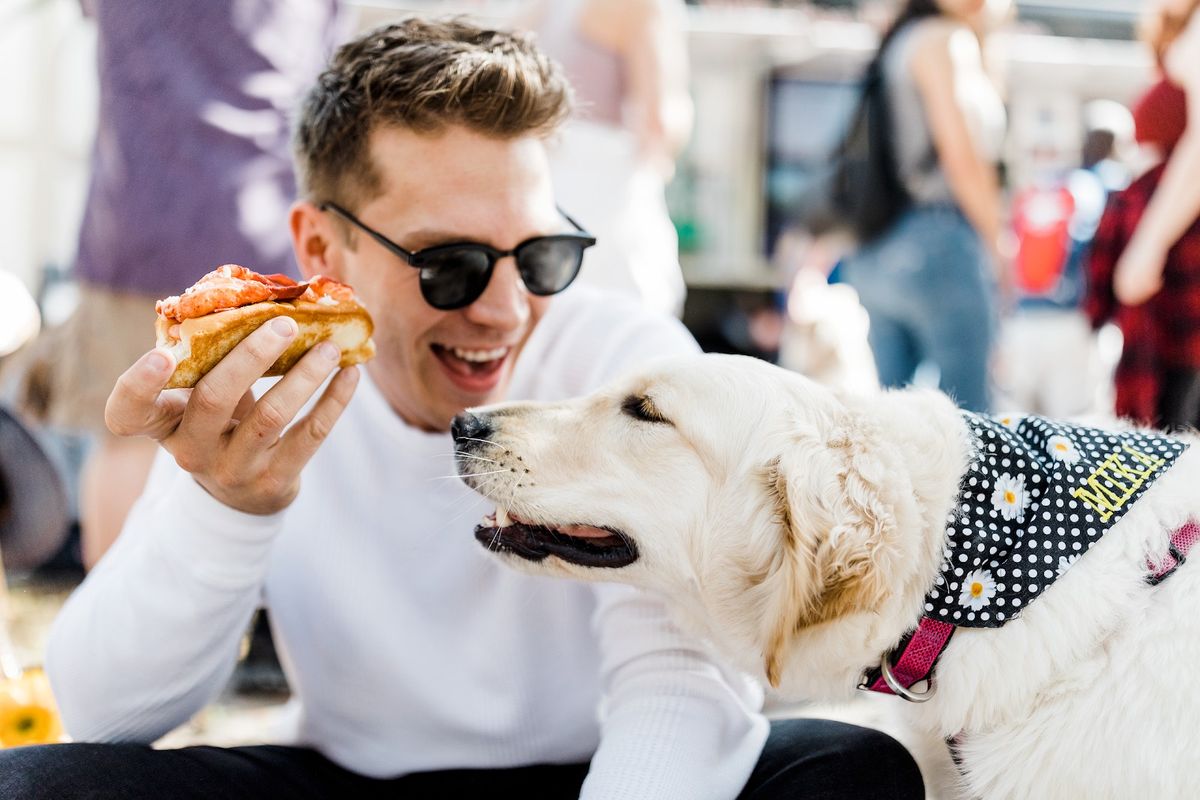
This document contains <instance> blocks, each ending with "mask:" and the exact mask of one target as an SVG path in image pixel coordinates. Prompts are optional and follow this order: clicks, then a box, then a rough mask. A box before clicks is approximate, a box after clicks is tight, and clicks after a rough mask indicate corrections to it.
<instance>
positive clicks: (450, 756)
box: [0, 19, 921, 800]
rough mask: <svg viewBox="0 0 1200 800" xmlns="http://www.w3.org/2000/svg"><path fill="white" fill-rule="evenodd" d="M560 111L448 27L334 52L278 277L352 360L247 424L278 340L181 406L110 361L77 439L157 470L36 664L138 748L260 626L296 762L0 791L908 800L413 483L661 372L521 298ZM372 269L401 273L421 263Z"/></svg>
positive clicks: (564, 252)
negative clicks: (805, 795) (493, 432)
mask: <svg viewBox="0 0 1200 800" xmlns="http://www.w3.org/2000/svg"><path fill="white" fill-rule="evenodd" d="M567 110H568V89H567V86H566V84H565V82H564V81H563V79H562V78H561V76H560V75H559V73H558V71H557V69H556V68H555V67H553V66H552V64H551V63H550V62H549V61H548V60H547V59H546V58H545V57H544V56H542V55H541V54H540V53H538V52H537V51H536V50H535V49H534V48H533V46H532V45H531V44H530V42H529V41H528V40H526V39H524V38H521V37H518V36H513V35H510V34H505V33H498V32H493V31H486V30H480V29H478V28H476V27H473V26H471V25H469V24H467V23H465V22H462V21H447V22H428V21H421V20H416V19H413V20H408V21H406V22H403V23H400V24H396V25H392V26H390V27H386V28H383V29H380V30H377V31H374V32H372V33H370V34H367V35H365V36H363V37H361V38H360V39H358V40H357V41H354V42H351V43H350V44H348V45H346V46H345V47H343V48H342V49H341V50H340V51H339V52H338V54H337V55H336V56H335V58H334V60H333V63H332V65H331V66H330V68H329V69H328V70H327V71H326V72H325V73H324V74H323V75H322V76H321V78H320V79H319V80H318V82H317V85H316V86H315V87H314V89H313V90H312V92H311V93H310V95H309V97H308V100H307V102H306V104H305V106H304V108H303V110H302V112H301V116H300V121H299V126H298V131H297V135H296V143H297V155H298V161H299V167H300V169H299V175H300V177H301V180H302V190H303V196H304V198H305V199H304V200H302V201H300V202H298V203H297V204H296V205H295V207H294V208H293V210H292V214H291V230H292V236H293V241H294V245H295V251H296V254H297V257H298V259H299V262H300V266H301V269H302V270H303V271H304V272H305V273H306V274H308V275H312V274H316V273H323V274H327V275H331V276H333V277H335V278H338V279H340V280H344V281H346V282H348V283H350V284H351V285H353V286H354V287H355V289H356V290H357V292H358V294H359V295H360V297H361V299H362V301H363V302H364V304H365V305H366V306H367V307H368V308H369V309H370V310H371V312H372V314H373V315H374V318H375V323H376V329H375V341H376V344H377V347H378V353H379V354H378V355H377V356H376V358H375V359H374V360H373V361H372V362H370V363H369V364H368V365H367V367H366V369H365V370H363V371H362V374H361V375H360V374H359V372H358V371H357V370H355V369H347V370H342V371H341V372H339V373H338V374H337V375H336V376H334V377H333V379H332V380H331V381H330V382H329V383H328V385H327V386H326V388H324V389H323V390H320V387H321V385H322V384H323V383H324V382H325V380H326V379H327V378H328V377H329V375H330V373H331V372H332V371H333V367H334V364H335V362H336V355H337V354H336V351H334V352H328V351H329V350H330V348H329V347H326V346H325V345H318V346H317V347H315V348H313V350H312V351H311V352H309V353H308V354H307V355H306V356H305V357H304V359H302V360H301V361H300V362H299V363H298V364H297V365H296V367H294V368H293V369H292V370H291V371H290V372H289V373H288V374H287V375H286V376H284V377H283V378H282V379H280V380H279V381H278V382H277V383H275V384H274V386H273V387H272V388H271V389H270V390H268V391H267V392H266V393H265V394H262V395H261V397H259V398H258V399H255V396H253V395H251V394H249V388H250V386H251V384H252V383H253V382H254V380H255V378H256V376H258V375H260V374H261V373H262V372H263V371H264V370H265V369H266V367H267V365H269V364H270V363H271V362H272V361H273V360H274V359H275V357H276V356H277V355H278V354H279V353H280V352H281V351H282V350H283V348H284V346H285V345H286V343H287V342H288V341H289V340H290V338H291V337H292V336H293V335H294V334H295V330H294V328H293V326H292V325H290V324H288V322H286V321H285V322H282V323H279V322H277V321H276V322H272V323H270V324H267V325H264V326H263V327H262V328H260V329H259V330H258V331H256V332H255V333H254V334H252V335H251V336H250V337H249V338H247V339H246V341H245V342H244V343H243V344H242V345H240V346H239V347H238V348H237V349H236V350H235V351H234V352H232V353H231V354H230V355H229V356H228V357H227V358H226V359H224V361H222V362H221V363H220V364H219V365H218V366H217V367H216V368H215V369H214V370H213V371H212V372H211V373H209V374H208V375H207V376H206V377H205V378H204V379H203V380H202V381H201V382H200V384H199V385H198V386H197V387H196V388H195V389H194V390H192V392H191V393H190V396H185V395H183V394H180V393H175V392H163V391H161V387H162V386H163V385H164V384H165V382H166V379H167V376H168V374H169V373H170V371H171V368H172V365H171V363H170V359H169V358H166V357H164V356H163V354H162V353H159V352H152V353H149V354H147V355H146V356H145V357H144V358H142V359H141V360H140V361H139V362H138V363H137V364H135V365H134V366H133V367H132V368H130V370H129V371H128V372H126V373H125V374H124V376H123V377H122V378H121V380H120V382H119V383H118V385H117V387H116V389H115V390H114V392H113V395H112V397H111V398H110V401H109V405H108V419H109V423H110V425H111V426H112V427H113V428H114V429H115V430H116V431H118V432H120V433H124V434H145V435H149V436H151V437H153V438H155V439H157V440H159V442H160V443H161V445H162V447H163V449H164V450H165V451H167V453H169V454H170V455H171V456H172V457H173V459H171V458H165V457H164V458H161V459H160V460H159V461H158V463H157V464H156V467H155V469H154V471H153V473H152V475H151V479H150V483H149V485H148V486H147V490H146V493H145V495H144V496H143V497H142V499H141V500H140V501H139V502H138V504H137V506H136V507H135V509H134V511H133V513H132V514H131V516H130V520H129V523H128V524H127V526H126V528H125V530H124V531H123V533H122V535H121V537H120V539H119V540H118V542H117V544H116V545H115V547H114V549H113V550H112V551H111V552H110V553H109V554H108V555H107V556H106V557H105V558H104V559H103V560H102V561H101V563H100V564H99V566H98V567H97V568H96V570H94V571H93V573H92V574H91V575H89V577H88V579H87V580H86V582H85V583H84V584H83V585H82V586H81V588H80V589H79V590H78V591H77V593H76V594H75V595H74V596H73V597H72V598H71V599H70V600H69V602H68V603H67V605H66V606H65V608H64V610H63V612H62V615H61V616H60V618H59V620H58V621H57V623H56V625H55V629H54V631H53V634H52V639H51V642H50V645H49V652H48V668H49V671H50V673H51V676H52V680H53V683H54V686H55V690H56V693H57V695H58V699H59V702H60V705H61V708H62V712H63V716H64V719H65V722H66V725H67V728H68V730H69V731H70V732H71V733H72V734H73V735H74V736H75V738H76V739H79V740H85V741H103V742H118V743H119V742H134V743H137V742H149V741H153V740H154V739H156V738H157V737H159V736H161V735H162V734H163V733H165V732H166V731H168V730H170V729H171V728H173V727H175V726H177V725H179V724H180V723H182V722H183V721H185V720H186V719H187V718H188V717H190V716H191V715H192V714H193V713H195V712H196V711H197V710H199V709H200V708H201V707H202V706H203V705H204V704H205V703H206V702H207V701H208V700H210V699H211V698H212V697H213V696H214V695H215V694H216V693H217V692H218V691H219V690H220V688H221V686H222V683H223V682H224V680H225V679H226V677H227V676H228V674H229V671H230V669H231V668H232V665H233V662H234V658H235V654H236V649H237V642H238V638H239V636H240V634H241V632H242V630H243V629H244V627H245V625H246V622H247V620H248V619H249V618H250V615H251V614H252V613H253V610H254V608H255V606H256V605H257V604H259V603H260V602H264V603H265V604H267V605H268V606H269V607H270V609H271V613H272V619H273V622H274V626H275V631H276V636H277V641H278V643H279V646H280V650H281V654H282V656H283V661H284V664H285V665H286V666H287V669H288V674H289V677H290V678H291V683H292V685H293V687H294V688H295V690H296V693H297V695H298V697H299V699H300V701H301V703H302V706H303V716H302V719H301V722H300V729H299V732H298V739H297V741H298V743H299V745H298V746H294V747H255V748H235V749H228V750H221V749H214V748H199V749H198V748H188V749H184V750H179V751H152V750H150V749H149V748H148V747H145V746H144V745H141V744H107V745H92V744H75V745H58V746H51V747H45V748H35V749H30V750H27V751H24V752H22V751H13V752H9V753H5V754H4V755H3V756H0V796H5V797H8V796H13V797H23V798H39V797H55V798H62V797H72V796H81V795H85V794H86V796H87V797H101V796H105V795H103V794H101V792H104V791H107V792H108V793H109V795H108V796H112V797H121V798H139V797H147V798H149V797H154V798H159V797H172V798H180V797H230V798H262V797H304V798H307V797H314V798H315V797H334V796H343V795H344V796H349V797H374V796H388V797H394V796H395V797H466V796H470V795H468V792H470V793H472V794H482V793H485V792H486V793H488V794H499V795H502V796H503V795H505V794H506V793H507V792H522V793H524V794H525V795H526V796H530V797H539V798H558V797H562V798H566V797H576V796H583V797H588V798H601V797H603V798H638V799H639V800H645V798H659V797H661V798H680V800H684V799H685V798H686V800H696V799H697V798H707V797H712V798H733V797H735V796H738V795H739V792H742V791H743V787H744V786H745V790H744V792H745V794H744V795H743V796H746V797H783V796H797V795H796V793H797V792H807V791H812V792H815V793H818V794H820V793H822V792H824V794H823V796H831V795H830V793H829V792H836V793H838V794H844V796H847V797H856V798H862V797H902V796H912V797H919V796H921V781H920V775H919V773H918V772H917V769H916V766H915V764H914V763H913V762H912V760H911V758H909V757H908V755H907V753H905V752H904V751H903V749H902V748H900V747H899V746H898V745H897V744H896V743H895V742H894V741H892V740H891V739H888V738H887V737H885V736H882V735H878V734H874V733H872V732H869V731H863V730H861V729H857V728H851V727H848V726H839V725H834V724H833V723H814V722H797V723H790V724H779V725H777V726H775V727H774V728H770V726H769V725H768V723H767V722H766V721H765V720H764V719H763V718H762V716H761V715H760V714H759V713H758V711H757V708H758V703H759V701H760V700H761V697H759V696H758V695H757V694H756V693H755V692H754V691H752V690H751V689H750V687H749V686H748V684H747V683H745V682H744V681H742V680H741V679H739V678H738V677H737V676H735V675H733V674H730V673H729V672H728V671H726V669H725V668H724V667H722V666H721V665H720V664H718V663H716V662H715V661H714V660H712V659H711V658H710V657H709V655H708V654H707V652H706V651H705V650H704V649H703V648H702V647H701V645H700V644H699V643H697V642H695V641H693V640H691V639H688V638H687V637H685V636H683V635H682V634H680V633H679V632H678V631H677V630H676V629H675V628H673V627H672V626H671V624H670V623H669V621H668V620H667V619H666V617H665V615H664V612H663V608H662V606H661V605H660V603H659V602H658V601H657V600H656V599H654V598H651V597H648V596H644V595H641V594H639V593H636V592H634V591H632V590H626V589H621V588H618V587H604V588H595V587H589V586H585V585H582V584H574V583H570V582H566V581H550V580H542V579H537V578H534V577H532V576H527V575H522V574H520V573H517V572H515V571H511V570H508V569H506V568H504V567H503V566H502V565H500V564H498V563H497V562H496V561H495V560H493V559H490V558H489V557H488V556H487V554H486V553H485V552H484V551H483V550H482V548H480V547H479V545H478V544H477V543H476V542H474V541H473V537H472V536H471V530H472V528H473V526H474V524H475V523H474V520H475V519H476V518H477V517H479V516H482V514H483V513H484V512H485V511H486V510H487V509H485V508H482V507H481V504H482V501H481V500H479V499H477V498H475V497H474V496H473V495H472V494H471V493H470V492H469V491H468V490H467V489H466V488H465V487H464V486H462V485H461V484H460V483H459V482H458V481H456V480H444V479H443V478H445V477H446V476H449V475H450V474H451V473H452V472H453V467H452V464H451V459H450V453H451V450H452V448H451V442H450V438H449V436H448V435H447V434H446V429H447V427H448V424H449V421H450V419H451V417H452V416H453V415H454V414H455V413H456V412H458V411H460V410H462V409H463V408H465V407H467V406H471V405H478V404H482V403H488V402H492V401H495V400H499V399H501V398H504V397H511V398H538V399H553V398H559V397H564V396H567V395H572V394H578V393H579V392H582V391H584V390H586V389H588V388H590V387H592V386H594V385H596V384H598V383H599V382H601V381H603V380H605V379H607V378H608V377H610V376H612V375H613V374H615V373H617V372H618V371H620V370H622V369H625V368H627V367H628V366H630V365H632V364H634V363H637V362H639V361H641V360H642V359H645V358H649V357H653V356H659V355H663V354H670V353H684V352H691V351H694V349H695V344H694V342H692V341H691V340H690V339H689V338H688V336H687V335H686V333H685V331H684V330H683V329H682V328H681V327H680V326H679V325H678V323H676V322H674V321H672V320H667V319H663V318H659V317H656V316H652V315H649V314H648V313H646V312H643V311H641V310H640V309H638V308H637V307H636V306H632V305H625V304H623V303H622V302H621V301H619V300H615V299H611V298H608V297H606V296H603V295H597V294H589V293H587V292H584V291H577V292H576V291H571V292H566V293H565V294H563V295H562V296H561V297H558V298H553V299H552V298H551V297H550V296H548V295H549V294H550V293H556V292H557V291H559V290H561V289H562V288H563V284H564V283H569V282H570V280H571V278H572V277H573V275H574V268H575V266H576V265H577V264H578V260H579V259H580V258H581V256H582V252H583V249H584V248H585V245H586V243H587V241H588V240H587V239H586V238H585V237H584V236H583V235H581V234H578V233H577V232H575V231H574V226H573V225H572V223H571V222H570V220H568V219H567V217H566V216H565V215H564V214H562V213H561V212H560V211H558V210H557V209H556V207H555V203H554V194H553V191H552V188H551V185H550V179H549V172H548V168H547V165H546V158H545V152H544V149H543V139H544V137H545V136H546V135H548V134H549V133H550V132H551V131H552V130H553V129H554V127H555V125H556V124H557V123H558V122H559V121H560V120H561V119H562V118H563V117H564V115H565V114H566V112H567ZM559 235H562V236H563V238H561V239H555V240H551V241H553V242H555V245H554V246H553V247H550V248H546V247H545V246H544V245H545V244H546V242H545V241H539V237H544V236H559ZM447 245H457V246H455V247H447ZM482 245H486V246H487V247H488V248H494V249H493V250H485V249H482V248H481V246H482ZM560 245H561V246H560ZM431 248H440V249H437V250H431ZM402 250H403V251H408V252H412V251H427V252H426V255H425V257H424V258H423V259H422V261H423V262H424V263H425V267H424V268H422V269H414V268H412V267H411V266H410V265H409V264H407V263H406V260H407V257H406V256H404V255H403V254H402ZM497 251H498V252H497ZM513 251H519V252H520V255H518V256H517V258H514V257H513ZM530 252H532V253H533V254H535V255H537V256H538V257H537V258H531V257H530V256H529V255H528V254H529V253H530ZM430 262H433V263H432V264H431V263H430ZM488 265H490V270H488V269H487V267H488ZM519 273H520V274H519ZM530 286H532V287H536V288H537V289H538V291H540V292H542V293H543V294H546V295H547V296H539V295H535V294H533V293H531V292H530V291H529V288H527V287H530ZM356 383H357V384H359V385H358V386H357V391H355V386H356ZM314 395H315V396H316V399H315V401H312V404H311V406H310V408H309V410H308V411H307V412H302V408H303V407H304V406H306V404H308V403H309V402H310V399H311V398H313V397H314ZM352 395H353V401H352V400H351V396H352ZM298 414H300V415H301V416H299V418H298V419H297V415H298ZM293 420H294V422H293ZM335 423H336V427H335ZM289 424H290V427H289ZM172 460H173V461H174V463H172ZM487 466H488V465H486V464H484V465H483V467H482V469H486V468H487ZM302 472H303V486H302V485H301V474H302ZM768 732H770V736H769V737H768ZM764 741H765V742H766V744H765V747H764ZM752 773H753V774H752ZM830 787H832V788H830Z"/></svg>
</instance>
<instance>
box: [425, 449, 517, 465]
mask: <svg viewBox="0 0 1200 800" xmlns="http://www.w3.org/2000/svg"><path fill="white" fill-rule="evenodd" d="M428 457H429V458H474V459H475V460H477V461H487V462H488V463H491V464H499V463H500V462H499V461H496V460H495V459H494V458H484V457H483V456H477V455H475V454H474V453H464V452H462V451H461V450H457V451H455V452H453V453H430V454H429V456H428Z"/></svg>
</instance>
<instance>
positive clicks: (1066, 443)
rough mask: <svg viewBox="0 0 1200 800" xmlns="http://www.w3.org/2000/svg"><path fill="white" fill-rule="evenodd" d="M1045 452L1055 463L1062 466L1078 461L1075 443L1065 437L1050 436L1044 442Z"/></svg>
mask: <svg viewBox="0 0 1200 800" xmlns="http://www.w3.org/2000/svg"><path fill="white" fill-rule="evenodd" d="M1046 452H1047V453H1049V454H1050V457H1051V458H1053V459H1054V460H1055V461H1061V462H1063V463H1064V464H1074V463H1075V462H1077V461H1078V460H1079V451H1078V450H1077V449H1076V448H1075V443H1074V442H1072V441H1071V440H1070V439H1068V438H1067V437H1066V436H1051V437H1050V438H1049V439H1048V440H1047V441H1046Z"/></svg>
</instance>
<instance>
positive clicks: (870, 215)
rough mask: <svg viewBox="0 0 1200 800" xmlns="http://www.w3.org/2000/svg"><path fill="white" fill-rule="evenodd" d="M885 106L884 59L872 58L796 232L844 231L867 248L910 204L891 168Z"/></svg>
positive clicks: (891, 150) (893, 159) (892, 158)
mask: <svg viewBox="0 0 1200 800" xmlns="http://www.w3.org/2000/svg"><path fill="white" fill-rule="evenodd" d="M888 105H889V103H888V96H887V89H886V87H885V86H884V80H883V60H882V58H881V57H880V56H879V55H877V56H876V57H875V58H874V59H872V61H871V63H870V64H869V65H868V66H867V70H866V74H865V75H864V77H863V80H862V83H861V89H860V94H859V101H858V105H857V106H856V107H855V109H854V113H853V114H852V115H851V117H850V120H849V124H848V125H847V127H846V131H845V133H844V134H843V136H842V139H841V141H840V142H839V144H838V146H837V147H836V148H834V150H833V153H832V154H831V156H830V164H829V168H828V169H827V170H825V172H824V173H823V174H822V175H820V176H819V177H818V178H816V180H815V181H814V183H813V184H812V186H811V188H810V189H809V190H808V191H806V192H805V193H804V197H803V199H802V201H801V205H800V209H799V220H798V221H799V223H800V225H801V227H804V228H806V229H807V230H809V231H810V232H811V233H813V234H823V233H828V232H831V231H834V230H842V231H846V232H849V233H850V234H851V235H852V236H853V237H854V238H855V239H856V240H857V241H858V242H859V244H866V243H867V242H870V241H871V240H872V239H875V238H876V237H877V236H879V235H880V234H881V233H883V232H884V231H885V230H887V229H888V227H889V226H890V225H891V224H892V223H893V222H895V220H896V219H897V218H898V217H899V216H900V214H901V213H903V212H904V210H905V209H906V208H908V206H909V205H910V204H911V203H912V197H911V196H910V195H909V193H908V191H907V190H906V189H905V188H904V184H903V183H902V182H901V180H900V174H899V169H898V168H897V166H896V157H895V152H894V145H893V143H892V132H891V127H892V122H891V117H890V116H889V109H888Z"/></svg>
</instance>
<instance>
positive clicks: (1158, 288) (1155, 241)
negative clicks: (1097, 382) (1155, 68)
mask: <svg viewBox="0 0 1200 800" xmlns="http://www.w3.org/2000/svg"><path fill="white" fill-rule="evenodd" d="M1198 5H1200V4H1198V3H1196V2H1194V0H1193V2H1189V3H1186V4H1180V3H1175V2H1172V3H1169V4H1166V5H1163V6H1160V7H1157V8H1156V9H1155V10H1154V12H1153V13H1152V19H1154V20H1157V21H1156V22H1153V23H1152V24H1151V25H1150V26H1149V27H1148V33H1149V36H1148V39H1147V41H1148V43H1149V44H1150V46H1151V47H1152V48H1153V50H1154V52H1155V55H1156V57H1157V58H1158V61H1159V63H1160V64H1161V65H1162V67H1163V78H1162V80H1160V81H1159V82H1158V83H1156V84H1154V85H1153V86H1151V88H1150V89H1149V90H1147V92H1146V94H1145V95H1143V97H1142V98H1141V99H1140V100H1139V102H1138V103H1137V105H1136V106H1135V107H1134V119H1135V123H1136V131H1137V137H1138V139H1139V141H1144V142H1146V143H1147V144H1149V145H1151V146H1152V147H1153V148H1155V150H1156V151H1158V152H1161V153H1162V155H1163V156H1164V159H1165V160H1164V162H1163V163H1160V164H1158V165H1157V166H1155V167H1154V168H1153V169H1151V170H1150V171H1148V172H1147V173H1146V174H1144V175H1142V176H1141V177H1139V178H1138V179H1137V180H1135V181H1134V182H1133V183H1132V184H1131V185H1130V186H1129V188H1128V189H1127V190H1125V191H1124V192H1121V193H1120V194H1118V195H1117V196H1116V197H1114V199H1113V202H1112V203H1111V204H1110V205H1109V208H1108V209H1107V210H1106V211H1105V213H1104V217H1103V218H1102V220H1101V222H1100V228H1099V230H1098V231H1097V233H1096V241H1095V245H1094V247H1093V251H1092V255H1091V259H1090V262H1089V288H1088V297H1087V305H1086V308H1087V312H1088V316H1089V317H1090V318H1091V321H1092V323H1093V325H1095V326H1099V325H1101V324H1103V323H1104V322H1106V321H1108V320H1110V319H1111V320H1114V321H1115V322H1116V323H1117V325H1118V326H1119V327H1120V329H1121V333H1122V334H1123V336H1124V345H1123V348H1122V351H1121V358H1120V361H1119V362H1118V364H1117V369H1116V374H1115V389H1116V409H1115V410H1116V413H1117V414H1118V415H1120V416H1122V417H1128V418H1130V419H1133V420H1136V421H1138V422H1141V423H1143V424H1149V425H1155V426H1161V427H1165V428H1180V427H1189V426H1190V427H1196V426H1200V182H1197V181H1196V177H1195V176H1196V173H1197V170H1200V122H1198V121H1197V111H1196V109H1198V108H1200V15H1198V14H1196V13H1195V11H1196V7H1197V6H1198Z"/></svg>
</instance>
